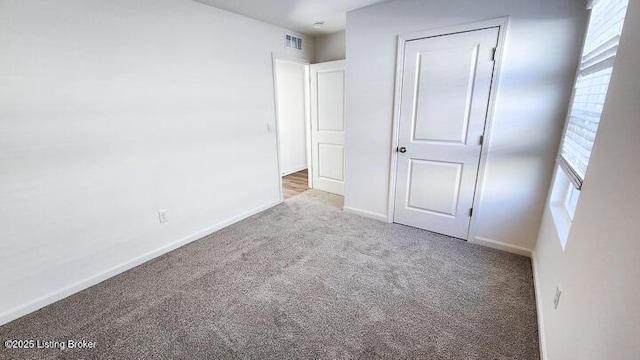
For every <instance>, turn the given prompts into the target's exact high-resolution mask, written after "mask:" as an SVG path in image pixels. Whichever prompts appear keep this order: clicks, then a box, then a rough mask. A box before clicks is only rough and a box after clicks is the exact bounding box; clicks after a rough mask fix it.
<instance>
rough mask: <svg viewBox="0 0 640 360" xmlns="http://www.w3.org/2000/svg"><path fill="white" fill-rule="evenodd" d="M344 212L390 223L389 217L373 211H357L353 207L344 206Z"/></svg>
mask: <svg viewBox="0 0 640 360" xmlns="http://www.w3.org/2000/svg"><path fill="white" fill-rule="evenodd" d="M342 210H343V211H344V212H348V213H350V214H356V215H360V216H363V217H366V218H369V219H375V220H380V221H384V222H389V221H388V218H387V215H382V214H377V213H374V212H371V211H366V210H360V209H356V208H352V207H348V206H344V207H343V208H342Z"/></svg>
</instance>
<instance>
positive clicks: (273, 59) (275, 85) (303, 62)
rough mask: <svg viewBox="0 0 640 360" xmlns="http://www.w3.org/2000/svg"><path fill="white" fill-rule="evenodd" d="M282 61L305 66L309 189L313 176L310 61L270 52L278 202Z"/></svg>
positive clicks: (305, 120)
mask: <svg viewBox="0 0 640 360" xmlns="http://www.w3.org/2000/svg"><path fill="white" fill-rule="evenodd" d="M277 61H283V62H288V63H293V64H300V65H304V66H305V76H304V91H305V96H304V109H305V111H304V113H305V115H304V117H305V119H304V123H305V137H306V140H305V141H306V151H307V154H306V158H307V173H308V186H309V188H310V189H312V188H313V177H312V173H311V171H312V169H311V102H310V101H311V98H310V96H311V95H310V94H309V91H310V89H311V87H310V82H311V78H310V74H311V70H310V69H311V62H310V61H308V60H305V59H299V58H292V57H286V56H279V55H276V54H274V53H271V67H272V73H273V104H274V110H275V133H276V157H277V159H278V174H277V175H278V183H279V184H280V187H279V188H278V193H279V198H280V202H283V201H284V194H283V192H282V166H281V164H280V163H281V161H282V159H280V119H279V117H278V74H277V71H276V70H277V67H276V62H277Z"/></svg>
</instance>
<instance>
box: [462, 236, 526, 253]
mask: <svg viewBox="0 0 640 360" xmlns="http://www.w3.org/2000/svg"><path fill="white" fill-rule="evenodd" d="M469 242H470V243H474V244H478V245H482V246H487V247H490V248H494V249H498V250H502V251H506V252H510V253H513V254H518V255H523V256H526V257H531V249H527V248H524V247H521V246H516V245H511V244H507V243H503V242H501V241H496V240H491V239H487V238H483V237H481V236H474V237H472V238H471V239H470V240H469Z"/></svg>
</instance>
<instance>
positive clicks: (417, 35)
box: [387, 17, 509, 242]
mask: <svg viewBox="0 0 640 360" xmlns="http://www.w3.org/2000/svg"><path fill="white" fill-rule="evenodd" d="M508 22H509V17H501V18H496V19H490V20H485V21H480V22H474V23H469V24H463V25H456V26H450V27H445V28H438V29H432V30H425V31H419V32H413V33H409V34H403V35H400V36H398V48H397V57H396V84H395V92H394V94H395V95H394V107H393V108H394V111H393V132H392V142H391V148H390V149H389V151H390V152H391V164H390V166H389V193H388V205H387V206H388V208H387V221H388V222H389V223H393V222H394V218H395V201H396V185H397V166H398V153H397V151H396V148H397V147H398V144H399V141H398V136H399V127H400V100H401V94H402V78H403V75H404V68H403V65H404V48H405V43H406V42H407V41H410V40H418V39H423V38H429V37H434V36H442V35H450V34H457V33H464V32H469V31H474V30H481V29H486V28H490V27H499V28H500V30H499V33H498V45H497V47H496V55H495V67H494V72H493V81H492V83H491V90H490V92H489V104H488V108H487V117H486V121H485V131H484V145H483V146H482V149H481V152H480V166H479V168H478V175H477V180H476V185H475V189H474V197H473V208H474V212H473V216H472V217H471V224H470V227H469V234H468V236H467V240H468V241H470V242H473V239H474V238H475V236H476V233H477V227H478V224H477V222H476V219H477V216H476V215H477V214H478V213H479V212H480V211H481V209H480V208H479V204H480V200H481V199H482V184H483V182H484V177H485V169H486V161H487V154H488V151H489V144H490V141H491V125H492V123H493V115H494V109H495V99H496V94H497V90H498V85H499V80H500V73H501V72H502V71H501V70H502V53H503V49H504V42H505V38H506V33H507V25H508Z"/></svg>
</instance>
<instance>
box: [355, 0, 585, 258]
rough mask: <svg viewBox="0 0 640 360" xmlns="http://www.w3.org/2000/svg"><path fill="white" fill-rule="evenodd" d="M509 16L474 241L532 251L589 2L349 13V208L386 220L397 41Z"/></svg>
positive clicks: (416, 4) (423, 3) (396, 6)
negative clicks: (496, 243) (412, 33)
mask: <svg viewBox="0 0 640 360" xmlns="http://www.w3.org/2000/svg"><path fill="white" fill-rule="evenodd" d="M503 16H509V25H508V30H507V35H506V43H505V49H504V53H503V61H502V69H501V74H500V83H499V87H498V90H497V98H496V103H495V111H494V114H493V127H492V128H491V129H490V131H489V132H488V135H489V136H488V143H485V144H486V145H485V146H488V147H489V150H488V157H487V163H486V164H487V165H486V171H485V176H484V178H483V179H482V178H481V179H479V180H481V181H482V187H481V189H480V190H481V199H480V201H479V202H478V203H476V204H475V205H474V214H475V215H474V221H475V222H476V226H475V229H476V234H475V235H476V239H477V240H484V241H485V242H487V240H488V242H498V243H502V244H506V245H507V246H516V247H518V248H517V249H533V246H534V244H535V240H536V237H537V234H538V228H539V225H540V218H541V215H542V211H543V207H544V202H545V196H546V193H547V189H548V185H549V182H550V179H551V176H552V171H553V164H554V159H555V156H556V151H557V149H558V142H559V139H560V134H561V131H562V128H563V123H564V119H565V115H566V111H567V103H568V100H569V96H570V94H571V87H572V81H573V77H574V75H575V69H576V64H577V59H578V54H579V51H580V44H581V42H582V38H583V34H584V28H585V24H586V16H587V13H586V10H585V4H584V1H582V0H561V1H558V0H541V1H525V0H514V1H503V0H488V1H482V2H478V1H471V0H453V1H437V0H420V1H417V0H413V1H391V2H387V3H382V4H379V5H373V6H370V7H366V8H363V9H360V10H355V11H352V12H349V13H348V14H347V41H346V43H347V84H348V85H347V119H348V120H347V132H346V133H347V138H346V175H345V176H346V193H345V208H351V209H357V210H359V211H360V212H362V213H369V214H372V216H374V217H381V216H384V217H386V216H387V208H388V191H389V167H390V159H391V154H392V151H393V149H391V143H392V122H393V103H394V86H395V71H396V51H397V48H396V44H397V36H398V35H400V34H407V33H411V32H416V31H421V30H427V29H438V28H443V27H447V26H453V25H460V24H468V23H472V22H476V21H481V20H487V19H492V18H498V17H503Z"/></svg>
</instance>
